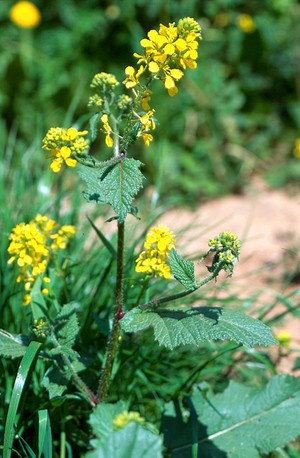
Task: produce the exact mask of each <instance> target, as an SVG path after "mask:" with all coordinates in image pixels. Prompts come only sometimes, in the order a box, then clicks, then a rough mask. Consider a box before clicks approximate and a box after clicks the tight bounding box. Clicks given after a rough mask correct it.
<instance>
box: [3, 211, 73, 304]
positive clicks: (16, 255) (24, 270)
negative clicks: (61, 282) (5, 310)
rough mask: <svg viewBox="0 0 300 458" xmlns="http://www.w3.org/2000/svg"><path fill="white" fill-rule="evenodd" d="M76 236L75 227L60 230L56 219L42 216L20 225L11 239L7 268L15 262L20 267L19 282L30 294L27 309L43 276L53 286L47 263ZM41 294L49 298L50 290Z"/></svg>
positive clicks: (25, 300) (64, 227) (13, 232)
mask: <svg viewBox="0 0 300 458" xmlns="http://www.w3.org/2000/svg"><path fill="white" fill-rule="evenodd" d="M74 234H75V228H74V226H62V227H59V226H58V224H57V223H56V222H55V221H54V220H53V219H49V218H48V217H47V216H43V215H40V214H38V215H37V216H36V217H35V219H34V220H32V221H30V222H29V223H28V224H26V223H20V224H17V226H16V227H14V228H13V229H12V232H11V234H10V236H9V240H10V245H9V247H8V253H9V254H10V255H11V257H10V259H9V260H8V264H12V263H13V262H15V261H16V263H17V266H18V270H19V275H18V277H17V282H18V283H24V289H25V291H26V292H27V294H26V295H25V297H24V305H28V304H29V303H30V299H31V298H30V291H31V289H32V286H33V284H34V282H35V280H36V278H37V277H38V276H39V275H42V276H43V281H44V282H45V283H49V282H50V279H49V278H48V277H46V276H44V274H45V271H46V268H47V265H48V261H49V259H50V257H51V255H53V254H54V253H55V252H57V251H58V250H63V249H65V248H66V246H67V244H68V242H69V241H70V239H71V238H72V237H73V236H74ZM42 292H43V294H47V293H48V289H47V288H44V289H43V291H42Z"/></svg>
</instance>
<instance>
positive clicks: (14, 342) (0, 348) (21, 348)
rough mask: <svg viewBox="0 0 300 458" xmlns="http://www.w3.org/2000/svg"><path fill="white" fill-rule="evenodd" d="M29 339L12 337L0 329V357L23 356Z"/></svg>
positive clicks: (21, 336) (17, 336) (20, 336)
mask: <svg viewBox="0 0 300 458" xmlns="http://www.w3.org/2000/svg"><path fill="white" fill-rule="evenodd" d="M30 341H31V339H30V338H29V337H27V336H23V335H13V334H10V333H9V332H6V331H4V330H3V329H0V355H2V356H4V357H5V358H19V357H20V356H23V355H25V353H26V349H27V347H28V345H29V343H30Z"/></svg>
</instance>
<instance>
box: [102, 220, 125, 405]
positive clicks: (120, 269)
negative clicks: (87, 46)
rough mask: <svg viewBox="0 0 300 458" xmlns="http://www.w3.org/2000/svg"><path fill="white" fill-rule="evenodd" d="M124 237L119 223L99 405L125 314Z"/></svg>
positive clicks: (123, 229)
mask: <svg viewBox="0 0 300 458" xmlns="http://www.w3.org/2000/svg"><path fill="white" fill-rule="evenodd" d="M124 237H125V223H124V222H118V253H117V254H118V255H117V273H116V295H115V306H114V314H113V324H112V330H111V334H110V338H109V342H108V347H107V352H106V359H105V364H104V368H103V371H102V374H101V377H100V382H99V387H98V392H97V401H96V403H97V404H99V403H100V402H103V401H104V400H105V397H106V395H107V392H108V388H109V384H110V378H111V373H112V368H113V362H114V358H115V355H116V351H117V348H118V337H119V331H120V324H119V322H120V318H121V316H122V312H123V286H124Z"/></svg>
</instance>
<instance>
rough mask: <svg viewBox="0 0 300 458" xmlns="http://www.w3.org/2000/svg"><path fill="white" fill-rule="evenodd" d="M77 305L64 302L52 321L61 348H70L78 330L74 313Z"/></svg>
mask: <svg viewBox="0 0 300 458" xmlns="http://www.w3.org/2000/svg"><path fill="white" fill-rule="evenodd" d="M76 309H77V305H76V304H74V303H70V304H65V305H64V306H63V308H62V310H61V312H60V313H59V314H58V315H57V317H56V319H55V322H54V332H55V335H56V336H57V340H58V341H59V343H60V344H61V346H62V348H63V347H67V348H71V347H72V346H73V345H74V343H75V339H76V336H77V334H78V332H79V324H78V318H77V315H76Z"/></svg>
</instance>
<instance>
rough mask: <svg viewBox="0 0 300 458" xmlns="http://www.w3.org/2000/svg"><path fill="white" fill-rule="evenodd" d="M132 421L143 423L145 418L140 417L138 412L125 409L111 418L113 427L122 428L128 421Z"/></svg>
mask: <svg viewBox="0 0 300 458" xmlns="http://www.w3.org/2000/svg"><path fill="white" fill-rule="evenodd" d="M132 422H134V423H144V422H145V419H144V418H143V417H141V416H140V414H139V413H138V412H127V410H125V411H124V412H122V413H120V414H119V415H117V416H116V417H115V418H114V419H113V422H112V423H113V426H114V427H115V429H122V428H124V427H125V426H126V425H128V423H132Z"/></svg>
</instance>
